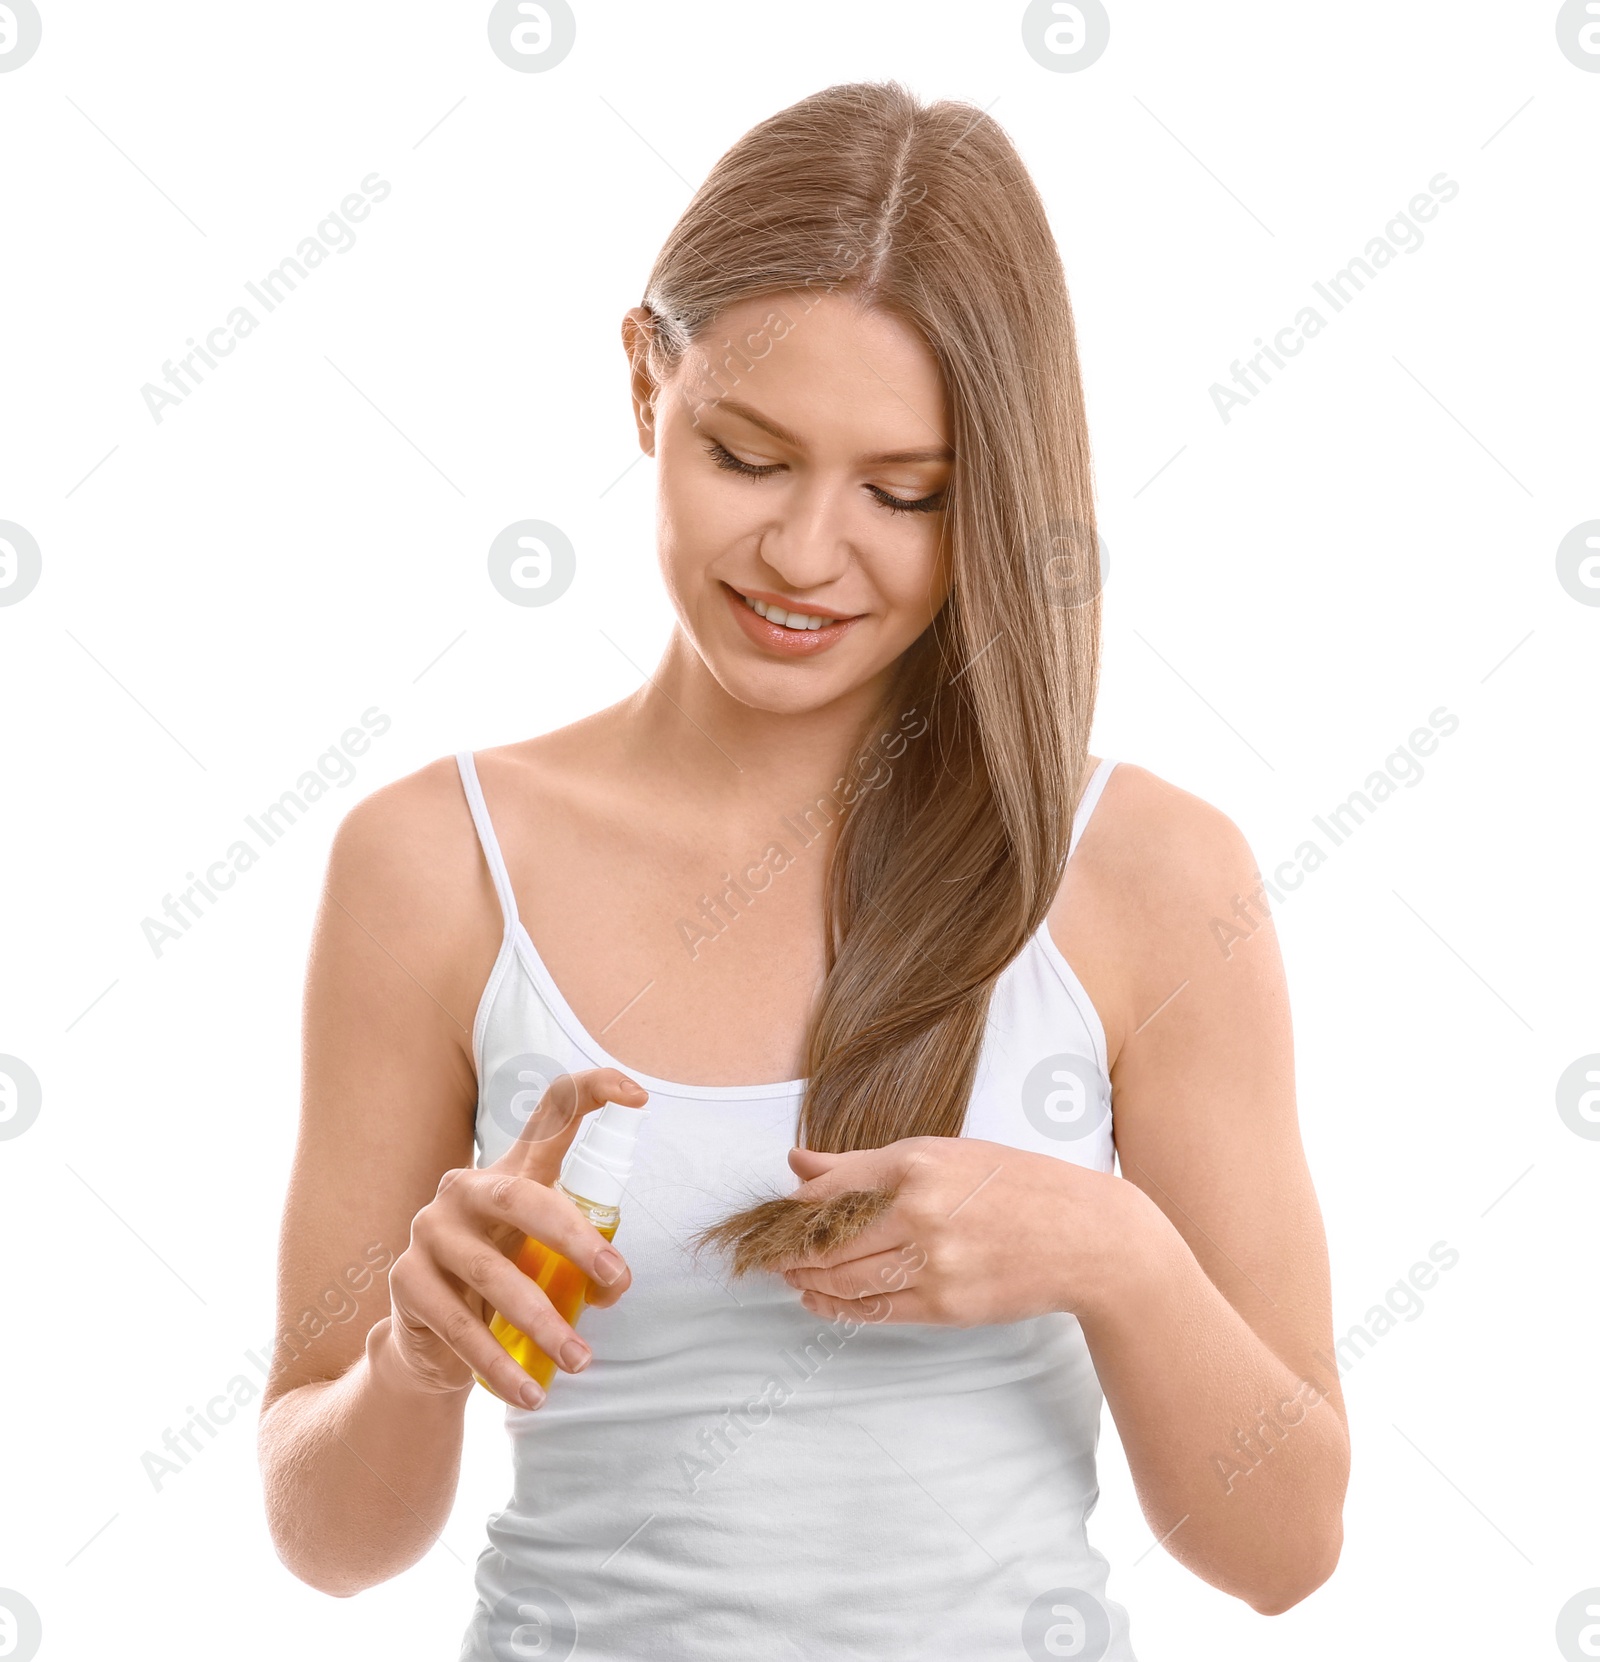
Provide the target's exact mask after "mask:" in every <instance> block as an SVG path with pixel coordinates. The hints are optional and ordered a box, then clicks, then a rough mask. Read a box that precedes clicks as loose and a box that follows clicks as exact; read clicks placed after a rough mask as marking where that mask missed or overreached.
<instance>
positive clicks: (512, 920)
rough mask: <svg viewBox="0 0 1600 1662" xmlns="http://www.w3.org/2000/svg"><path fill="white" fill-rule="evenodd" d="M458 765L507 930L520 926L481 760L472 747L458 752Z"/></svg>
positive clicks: (515, 898)
mask: <svg viewBox="0 0 1600 1662" xmlns="http://www.w3.org/2000/svg"><path fill="white" fill-rule="evenodd" d="M456 766H457V768H459V769H460V770H461V788H462V789H463V790H464V791H465V792H466V795H467V806H468V807H469V808H470V809H471V810H472V823H473V824H474V825H475V826H476V827H477V828H478V842H479V844H480V845H481V846H482V848H483V857H484V859H485V860H486V861H487V862H488V866H489V875H490V877H492V878H493V879H494V892H495V893H496V894H497V895H499V897H500V910H501V912H502V913H503V914H504V916H505V920H506V933H507V934H508V935H509V934H510V933H511V931H512V930H513V929H515V928H516V927H517V922H518V918H517V897H516V893H515V891H514V890H513V889H512V887H511V875H510V873H509V872H507V870H506V862H505V859H504V857H503V856H502V855H501V853H500V842H499V839H498V838H497V837H496V836H495V834H494V824H493V822H492V821H491V820H490V818H489V805H488V803H487V802H485V801H484V800H483V786H482V785H480V784H479V783H478V764H477V762H476V761H475V760H474V758H473V755H472V752H471V751H470V750H458V751H457V752H456Z"/></svg>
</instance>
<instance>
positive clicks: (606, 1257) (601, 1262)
mask: <svg viewBox="0 0 1600 1662" xmlns="http://www.w3.org/2000/svg"><path fill="white" fill-rule="evenodd" d="M594 1267H595V1269H596V1270H598V1271H599V1280H600V1281H601V1283H602V1284H603V1285H605V1286H607V1287H609V1286H611V1285H612V1283H613V1282H615V1281H618V1280H620V1279H621V1277H622V1272H623V1271H624V1270H625V1269H626V1268H627V1267H628V1266H627V1265H626V1264H624V1263H623V1261H622V1254H621V1253H620V1252H613V1251H612V1250H611V1248H610V1247H606V1248H605V1249H604V1250H603V1251H601V1252H600V1253H598V1254H597V1255H596V1257H595V1261H594Z"/></svg>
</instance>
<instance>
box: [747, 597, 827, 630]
mask: <svg viewBox="0 0 1600 1662" xmlns="http://www.w3.org/2000/svg"><path fill="white" fill-rule="evenodd" d="M739 598H740V599H741V600H743V601H744V603H745V605H746V606H748V607H749V608H750V610H751V611H753V612H755V613H757V614H758V615H759V616H761V617H764V618H765V619H766V620H767V622H768V623H776V624H780V625H782V627H783V628H785V629H820V628H821V627H822V626H823V624H825V623H834V622H837V621H838V620H837V619H835V618H828V617H812V616H810V615H809V614H807V613H805V612H786V611H784V609H783V608H782V607H781V606H769V605H768V604H767V603H766V602H765V601H764V600H752V599H750V597H749V596H748V595H740V597H739Z"/></svg>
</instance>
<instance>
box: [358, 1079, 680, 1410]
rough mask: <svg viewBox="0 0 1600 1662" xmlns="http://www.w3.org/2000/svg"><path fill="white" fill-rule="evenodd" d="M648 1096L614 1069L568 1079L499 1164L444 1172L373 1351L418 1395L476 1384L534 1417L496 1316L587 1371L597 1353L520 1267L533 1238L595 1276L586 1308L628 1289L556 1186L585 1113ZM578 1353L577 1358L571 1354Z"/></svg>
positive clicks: (635, 1103) (416, 1223) (540, 1397)
mask: <svg viewBox="0 0 1600 1662" xmlns="http://www.w3.org/2000/svg"><path fill="white" fill-rule="evenodd" d="M648 1095H649V1093H648V1092H647V1091H646V1090H645V1089H644V1087H643V1086H642V1085H638V1084H635V1082H634V1081H633V1080H631V1079H629V1078H628V1076H627V1075H626V1074H624V1073H619V1072H618V1071H617V1070H616V1069H615V1068H588V1069H585V1070H584V1071H582V1072H580V1073H564V1074H561V1075H560V1076H559V1077H557V1078H556V1079H553V1080H552V1081H551V1082H550V1086H549V1088H548V1089H547V1090H546V1091H545V1093H544V1095H543V1096H542V1097H540V1099H539V1104H538V1106H537V1107H536V1108H535V1109H534V1111H533V1112H532V1113H531V1114H530V1115H529V1116H528V1121H527V1123H526V1124H525V1125H524V1126H523V1127H522V1130H521V1132H520V1133H519V1134H518V1136H517V1140H516V1141H515V1142H514V1143H513V1144H512V1145H511V1147H510V1148H508V1149H507V1150H506V1152H505V1153H504V1154H503V1155H501V1157H500V1158H499V1159H498V1160H496V1161H495V1162H494V1163H493V1164H492V1165H488V1166H481V1167H479V1166H468V1167H458V1168H456V1169H454V1170H451V1171H447V1172H446V1173H445V1174H444V1176H443V1177H441V1178H440V1179H439V1189H438V1193H437V1194H436V1195H435V1196H434V1198H433V1199H432V1200H430V1201H429V1202H428V1204H427V1205H426V1206H424V1207H423V1208H422V1210H421V1211H420V1212H418V1213H417V1215H416V1217H415V1218H414V1219H413V1220H412V1224H411V1242H410V1245H409V1246H407V1248H406V1250H405V1251H404V1252H403V1253H401V1254H400V1256H399V1258H397V1259H396V1260H395V1263H394V1266H393V1268H392V1269H391V1270H390V1271H389V1319H388V1321H387V1322H381V1321H380V1322H379V1323H378V1324H377V1325H376V1326H375V1327H374V1328H373V1330H372V1334H371V1336H370V1338H369V1351H370V1348H371V1346H372V1345H373V1344H382V1345H386V1346H387V1347H388V1350H389V1353H390V1357H391V1358H392V1361H393V1364H394V1366H395V1368H396V1369H397V1370H398V1371H399V1372H400V1373H401V1374H402V1375H403V1376H404V1377H405V1378H406V1379H407V1380H408V1381H409V1382H410V1383H412V1384H413V1385H415V1386H416V1388H417V1389H418V1390H421V1391H426V1392H430V1393H431V1392H437V1393H445V1392H451V1391H460V1390H463V1389H465V1388H467V1387H469V1386H470V1385H471V1384H472V1382H473V1376H474V1375H475V1374H477V1375H481V1376H482V1377H483V1378H484V1379H485V1380H487V1381H488V1382H489V1386H490V1388H491V1389H492V1390H493V1391H494V1393H495V1395H496V1396H498V1397H500V1398H501V1399H502V1400H503V1401H505V1402H507V1403H510V1404H512V1405H513V1406H515V1407H519V1408H537V1407H538V1406H539V1404H540V1403H541V1402H543V1401H544V1391H543V1389H542V1388H541V1387H540V1385H539V1383H538V1382H537V1381H536V1380H534V1379H532V1378H530V1377H529V1376H528V1374H526V1373H525V1372H524V1371H523V1370H522V1368H521V1367H520V1366H519V1365H518V1364H517V1363H516V1362H515V1361H513V1360H512V1358H511V1357H510V1355H508V1354H507V1352H506V1351H505V1350H504V1348H503V1347H502V1346H501V1344H500V1342H499V1340H498V1339H496V1338H495V1336H494V1334H493V1333H491V1332H490V1330H489V1319H490V1317H491V1316H492V1315H493V1314H494V1312H495V1311H499V1313H500V1314H501V1315H502V1316H504V1317H505V1319H506V1320H507V1321H509V1322H510V1323H511V1324H512V1326H513V1327H517V1328H520V1329H521V1330H522V1332H524V1333H526V1334H527V1335H528V1337H529V1338H530V1339H532V1340H533V1342H534V1343H535V1344H536V1345H537V1346H538V1347H539V1349H540V1350H542V1351H543V1352H544V1353H545V1355H547V1356H550V1357H553V1358H554V1359H555V1362H556V1365H557V1366H558V1367H560V1368H563V1369H564V1370H565V1371H567V1372H568V1373H576V1372H578V1371H579V1370H580V1369H581V1368H583V1367H584V1366H585V1365H586V1364H587V1363H588V1361H589V1354H590V1353H589V1347H588V1346H587V1345H585V1344H584V1342H583V1341H582V1340H581V1339H580V1338H578V1336H577V1334H576V1333H575V1332H574V1331H573V1329H572V1327H571V1326H570V1325H569V1324H568V1323H567V1322H566V1321H564V1320H563V1319H562V1318H561V1317H560V1316H559V1315H557V1314H556V1311H555V1308H554V1306H553V1305H552V1304H551V1303H550V1300H549V1299H548V1298H546V1297H545V1295H544V1293H543V1292H542V1291H541V1290H540V1288H539V1287H538V1286H537V1284H536V1283H535V1282H534V1281H532V1280H531V1279H530V1278H529V1277H528V1276H526V1275H524V1274H523V1273H522V1271H521V1270H519V1269H518V1268H517V1266H516V1265H515V1263H513V1262H512V1259H513V1258H514V1257H515V1256H516V1254H517V1253H518V1252H519V1251H520V1250H521V1247H522V1241H523V1237H524V1236H530V1235H531V1236H532V1237H533V1239H534V1240H536V1241H538V1242H540V1243H541V1244H542V1245H545V1246H548V1247H550V1248H551V1249H552V1250H554V1251H556V1252H559V1253H560V1254H561V1255H562V1257H564V1258H566V1259H568V1260H569V1261H570V1262H571V1263H573V1264H575V1265H576V1266H577V1267H578V1268H579V1269H580V1270H582V1271H583V1273H584V1274H585V1275H586V1276H588V1278H589V1288H588V1298H587V1302H588V1303H590V1304H594V1305H598V1306H602V1307H605V1306H609V1305H612V1304H615V1303H616V1301H617V1300H618V1299H619V1298H620V1297H621V1296H622V1294H623V1293H624V1292H625V1291H626V1290H627V1288H628V1286H629V1284H630V1282H631V1281H632V1279H633V1278H632V1275H631V1274H630V1272H629V1270H628V1267H627V1265H626V1264H625V1263H624V1262H623V1260H622V1256H621V1254H620V1253H618V1252H617V1250H616V1248H615V1247H614V1246H612V1245H611V1243H610V1242H609V1241H608V1240H607V1239H606V1238H605V1236H604V1235H602V1234H601V1233H600V1231H599V1230H598V1229H596V1228H595V1227H594V1225H593V1224H592V1223H590V1222H589V1220H588V1219H587V1218H586V1217H584V1215H583V1213H582V1212H581V1211H579V1209H578V1208H577V1207H576V1206H574V1205H573V1203H572V1202H571V1201H570V1200H569V1199H568V1198H567V1197H566V1196H565V1195H564V1194H562V1193H561V1192H560V1190H558V1189H556V1188H554V1187H553V1186H552V1185H553V1184H554V1183H555V1180H556V1178H557V1177H558V1176H559V1175H560V1171H561V1161H562V1158H563V1157H564V1156H565V1154H566V1152H567V1149H568V1148H569V1147H570V1146H571V1144H572V1139H573V1137H574V1136H576V1134H577V1130H578V1127H579V1125H580V1124H581V1122H582V1119H583V1116H584V1115H585V1114H587V1113H589V1112H591V1111H592V1110H593V1109H595V1108H598V1107H600V1106H601V1105H602V1104H603V1103H607V1102H622V1103H626V1104H627V1105H628V1106H629V1107H632V1108H638V1107H641V1106H643V1104H644V1102H645V1100H646V1099H647V1097H648ZM385 1328H387V1332H385V1331H384V1329H385ZM569 1343H570V1344H574V1345H576V1346H577V1349H576V1350H575V1351H572V1352H566V1353H565V1354H563V1352H564V1349H565V1347H566V1346H567V1345H568V1344H569Z"/></svg>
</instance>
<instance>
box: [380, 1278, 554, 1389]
mask: <svg viewBox="0 0 1600 1662" xmlns="http://www.w3.org/2000/svg"><path fill="white" fill-rule="evenodd" d="M395 1315H396V1318H397V1319H398V1320H399V1322H400V1323H401V1324H402V1325H403V1326H404V1327H406V1328H408V1329H411V1330H412V1332H413V1334H414V1333H415V1332H416V1330H418V1329H422V1328H426V1329H427V1330H428V1331H430V1332H432V1333H434V1334H436V1335H437V1336H438V1337H439V1338H440V1339H441V1340H442V1341H443V1342H444V1343H445V1344H446V1345H448V1346H449V1347H450V1349H451V1350H452V1351H454V1352H455V1354H456V1355H457V1356H459V1357H460V1358H461V1360H462V1361H463V1362H465V1363H466V1364H467V1366H468V1367H469V1368H471V1369H472V1371H473V1373H475V1374H476V1375H477V1376H478V1378H480V1379H483V1380H487V1381H488V1384H489V1389H490V1390H491V1391H493V1392H494V1394H495V1395H496V1396H497V1397H499V1398H500V1400H501V1401H502V1402H505V1403H509V1404H511V1405H513V1406H515V1407H517V1408H537V1407H538V1406H539V1404H540V1403H541V1402H543V1401H544V1398H545V1391H544V1387H543V1386H542V1385H541V1384H540V1383H539V1381H538V1380H537V1379H534V1378H532V1377H531V1376H530V1375H529V1374H528V1373H526V1372H525V1371H524V1370H523V1369H522V1368H521V1367H519V1366H518V1365H517V1363H516V1361H515V1360H514V1359H513V1358H512V1357H511V1355H510V1353H509V1352H507V1351H506V1349H505V1348H504V1346H502V1345H501V1343H500V1341H499V1340H498V1339H496V1338H495V1336H494V1334H492V1333H491V1332H490V1331H489V1326H488V1323H487V1322H484V1321H482V1320H480V1319H479V1317H478V1316H477V1315H476V1314H475V1313H474V1311H473V1310H472V1308H471V1307H470V1306H469V1305H468V1304H467V1301H466V1300H465V1299H464V1298H463V1297H462V1296H461V1294H460V1293H458V1292H456V1291H455V1290H454V1289H453V1288H452V1287H451V1286H450V1285H449V1284H448V1283H447V1282H446V1281H445V1279H444V1277H443V1276H440V1275H434V1276H432V1277H430V1278H429V1279H428V1280H427V1281H426V1282H425V1283H424V1284H423V1285H422V1286H421V1287H420V1288H419V1289H416V1290H415V1291H413V1292H410V1293H408V1294H407V1295H406V1298H405V1300H404V1303H403V1304H402V1303H401V1302H400V1301H399V1300H398V1299H397V1300H396V1302H395Z"/></svg>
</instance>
